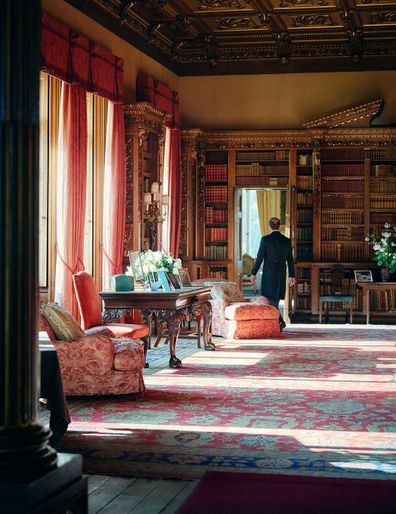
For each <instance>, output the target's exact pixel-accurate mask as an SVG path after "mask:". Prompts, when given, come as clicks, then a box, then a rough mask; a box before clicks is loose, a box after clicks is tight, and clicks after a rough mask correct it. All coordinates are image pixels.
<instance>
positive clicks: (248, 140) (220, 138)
mask: <svg viewBox="0 0 396 514" xmlns="http://www.w3.org/2000/svg"><path fill="white" fill-rule="evenodd" d="M182 140H183V141H185V142H187V143H190V144H194V145H196V144H198V143H199V145H200V146H201V147H202V148H205V149H206V150H211V149H212V150H222V149H224V150H226V149H239V148H240V149H247V148H292V147H295V148H304V147H313V146H315V145H317V144H320V145H323V144H324V145H326V144H328V145H329V146H345V145H362V144H363V145H364V144H367V145H375V146H385V145H395V144H396V127H395V128H393V127H369V128H334V129H333V128H331V129H324V128H312V129H308V128H307V129H290V130H257V131H254V130H244V131H243V130H238V131H234V130H230V131H218V132H217V131H213V132H205V131H201V130H199V129H189V130H183V131H182Z"/></svg>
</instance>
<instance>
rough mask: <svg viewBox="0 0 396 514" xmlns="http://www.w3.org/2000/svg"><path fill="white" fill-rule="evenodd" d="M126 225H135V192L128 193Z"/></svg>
mask: <svg viewBox="0 0 396 514" xmlns="http://www.w3.org/2000/svg"><path fill="white" fill-rule="evenodd" d="M125 221H126V223H133V191H127V192H126V215H125Z"/></svg>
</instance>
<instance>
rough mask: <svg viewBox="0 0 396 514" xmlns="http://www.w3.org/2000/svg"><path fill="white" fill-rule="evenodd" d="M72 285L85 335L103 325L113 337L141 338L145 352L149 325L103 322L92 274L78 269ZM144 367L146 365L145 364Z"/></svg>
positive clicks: (94, 331) (100, 305) (92, 333)
mask: <svg viewBox="0 0 396 514" xmlns="http://www.w3.org/2000/svg"><path fill="white" fill-rule="evenodd" d="M73 285H74V290H75V292H76V297H77V303H78V308H79V311H80V316H81V326H82V328H83V330H84V332H85V333H86V334H87V335H94V334H97V333H98V331H99V333H100V332H101V330H102V329H103V327H107V328H108V329H109V330H111V332H112V333H113V336H114V337H130V338H132V339H141V340H142V341H143V344H144V353H145V355H146V354H147V349H148V346H149V338H148V335H149V332H150V329H149V327H147V326H146V325H134V324H130V323H129V324H127V323H109V324H106V323H103V319H102V300H101V298H100V296H99V295H98V293H97V291H96V286H95V282H94V279H93V278H92V276H91V275H90V274H89V273H87V272H86V271H80V272H79V273H76V274H75V275H73ZM146 367H148V365H147V364H146Z"/></svg>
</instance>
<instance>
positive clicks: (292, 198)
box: [182, 122, 396, 323]
mask: <svg viewBox="0 0 396 514" xmlns="http://www.w3.org/2000/svg"><path fill="white" fill-rule="evenodd" d="M321 123H322V122H321ZM340 127H341V126H340V125H339V126H338V127H337V128H332V127H330V128H326V129H325V130H322V129H318V130H314V129H312V128H310V129H296V130H273V131H272V130H268V131H267V130H262V131H218V132H215V131H212V132H205V131H202V130H200V129H190V130H186V131H184V132H183V136H182V137H183V138H184V141H185V147H186V148H187V149H188V152H189V153H188V154H185V161H186V163H190V164H188V165H187V164H186V175H188V177H192V179H191V180H192V186H190V185H188V183H187V186H186V190H193V188H194V187H195V186H194V184H197V185H196V194H195V197H194V198H195V201H196V204H197V207H196V213H197V214H196V217H195V223H194V226H195V229H194V230H195V232H194V234H195V247H194V251H192V250H189V248H188V246H187V245H186V246H185V250H183V251H184V252H185V253H184V254H183V255H182V256H183V261H184V262H186V264H187V265H189V266H190V265H191V266H194V263H196V265H197V270H199V271H197V273H196V275H198V274H199V277H196V278H204V277H207V276H215V277H217V278H225V277H227V279H230V280H234V281H237V280H238V277H239V273H240V271H239V268H238V257H237V250H236V249H237V244H235V245H234V242H235V243H237V242H238V237H239V236H238V209H237V205H236V204H234V202H235V201H236V199H237V194H236V190H237V189H239V188H252V189H256V188H260V187H263V188H282V189H283V188H284V189H286V190H287V192H288V200H287V205H288V211H287V217H288V219H289V225H290V228H291V235H292V237H293V238H294V255H295V260H296V282H297V283H296V287H295V288H294V293H293V299H294V301H293V302H290V303H289V304H288V306H287V308H288V309H289V313H290V314H291V316H292V319H293V320H295V321H317V320H318V311H319V296H320V294H321V293H322V291H323V281H322V279H321V277H322V274H323V272H324V270H327V269H331V268H336V267H337V266H339V267H342V268H343V269H344V272H345V279H347V278H348V279H349V278H350V277H353V272H354V270H365V269H371V270H372V272H373V276H374V280H375V281H379V280H380V276H379V273H378V268H377V266H376V264H375V263H374V261H373V258H372V255H371V247H370V246H369V245H368V243H367V242H366V241H365V236H366V235H367V234H368V233H369V232H374V233H376V234H379V233H380V232H381V230H382V229H383V228H384V227H383V225H384V223H385V222H388V223H391V224H392V225H396V128H393V127H385V128H384V127H365V128H352V127H351V128H348V127H347V126H344V127H342V128H340ZM200 153H203V154H204V156H205V158H204V161H205V165H204V166H202V165H200V157H199V155H200ZM216 154H217V156H218V157H217V158H216V159H217V160H215V159H214V156H215V155H216ZM220 155H221V159H220V160H219V156H220ZM194 162H195V163H196V168H195V169H196V172H195V173H196V175H194ZM214 164H223V165H225V164H228V168H227V174H228V179H227V184H226V185H227V197H228V207H227V206H226V204H223V203H222V202H221V201H219V200H218V199H217V201H216V202H213V201H212V202H211V201H210V195H211V194H212V193H211V192H210V190H209V191H208V192H206V187H207V186H215V187H221V186H224V185H225V184H222V183H218V184H216V183H213V182H216V180H217V177H216V178H214V177H212V179H207V178H206V180H207V182H206V183H203V186H202V183H201V182H202V181H201V180H200V179H199V174H200V173H201V172H200V171H199V170H200V169H202V170H205V176H206V166H207V165H214ZM208 169H209V168H208ZM189 170H192V172H190V171H189ZM201 174H202V176H203V175H204V173H203V172H202V173H201ZM189 179H190V178H188V180H189ZM219 182H221V180H220V181H219ZM188 188H190V189H188ZM208 196H209V197H208ZM187 200H188V199H187ZM212 200H213V199H212ZM203 206H205V207H206V210H205V211H203V209H202V207H203ZM216 209H218V210H220V211H221V210H222V211H227V223H226V226H227V229H228V232H227V234H228V239H227V242H225V241H224V242H223V241H221V244H220V241H219V240H218V239H221V237H222V236H221V233H220V232H219V233H217V232H215V233H213V231H211V229H215V228H219V229H220V228H221V225H219V226H216V223H218V224H220V223H224V224H225V221H224V222H223V220H221V219H219V218H216V216H219V214H217V215H216ZM202 211H203V214H202V217H203V218H204V219H202V220H201V219H199V216H200V215H201V212H202ZM220 216H221V214H220ZM224 219H225V218H224ZM187 224H188V223H187ZM201 227H204V230H203V229H202V228H201ZM200 231H201V232H200ZM234 232H235V234H234ZM217 234H220V235H219V238H217ZM223 235H224V234H223ZM233 238H234V239H233ZM216 245H218V246H220V247H221V246H223V247H224V246H227V250H226V251H225V253H224V254H223V255H224V256H225V255H226V254H227V258H225V259H222V255H220V254H219V255H218V257H217V258H218V259H219V260H213V256H212V257H211V258H210V259H209V256H208V254H206V255H205V251H207V249H208V247H210V246H216ZM209 251H210V250H209ZM211 251H214V250H211ZM188 263H189V264H188ZM226 271H227V275H226ZM192 276H195V275H194V273H192ZM327 285H329V283H328V284H327ZM394 297H395V294H394V293H391V292H387V293H386V292H384V291H380V292H378V293H377V292H375V293H374V292H373V293H372V298H371V310H372V313H373V318H372V319H373V320H374V321H378V322H387V323H393V322H396V303H395V298H394ZM365 301H366V300H365V298H362V294H361V291H360V290H359V289H357V290H356V294H355V303H354V306H353V308H354V315H353V320H354V322H359V321H363V322H364V320H365V318H364V314H363V313H364V309H365ZM385 308H386V310H387V313H385V312H384V309H385ZM344 314H345V311H344V310H343V309H341V308H340V313H339V315H340V318H341V316H344ZM333 315H337V312H335V313H333Z"/></svg>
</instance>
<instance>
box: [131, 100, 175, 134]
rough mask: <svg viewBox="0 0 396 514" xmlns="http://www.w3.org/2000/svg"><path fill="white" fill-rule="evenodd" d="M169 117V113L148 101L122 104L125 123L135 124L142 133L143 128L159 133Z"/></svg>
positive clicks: (170, 116)
mask: <svg viewBox="0 0 396 514" xmlns="http://www.w3.org/2000/svg"><path fill="white" fill-rule="evenodd" d="M171 118H172V115H171V114H169V113H166V112H164V111H161V110H160V109H157V108H156V107H154V105H152V104H151V103H150V102H136V103H133V104H127V105H124V119H125V123H126V124H127V123H134V124H136V125H137V126H138V127H139V129H141V130H142V133H144V131H145V130H151V131H154V132H157V133H158V134H160V133H161V132H162V130H163V127H164V126H165V125H166V124H167V123H169V122H170V120H171Z"/></svg>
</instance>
